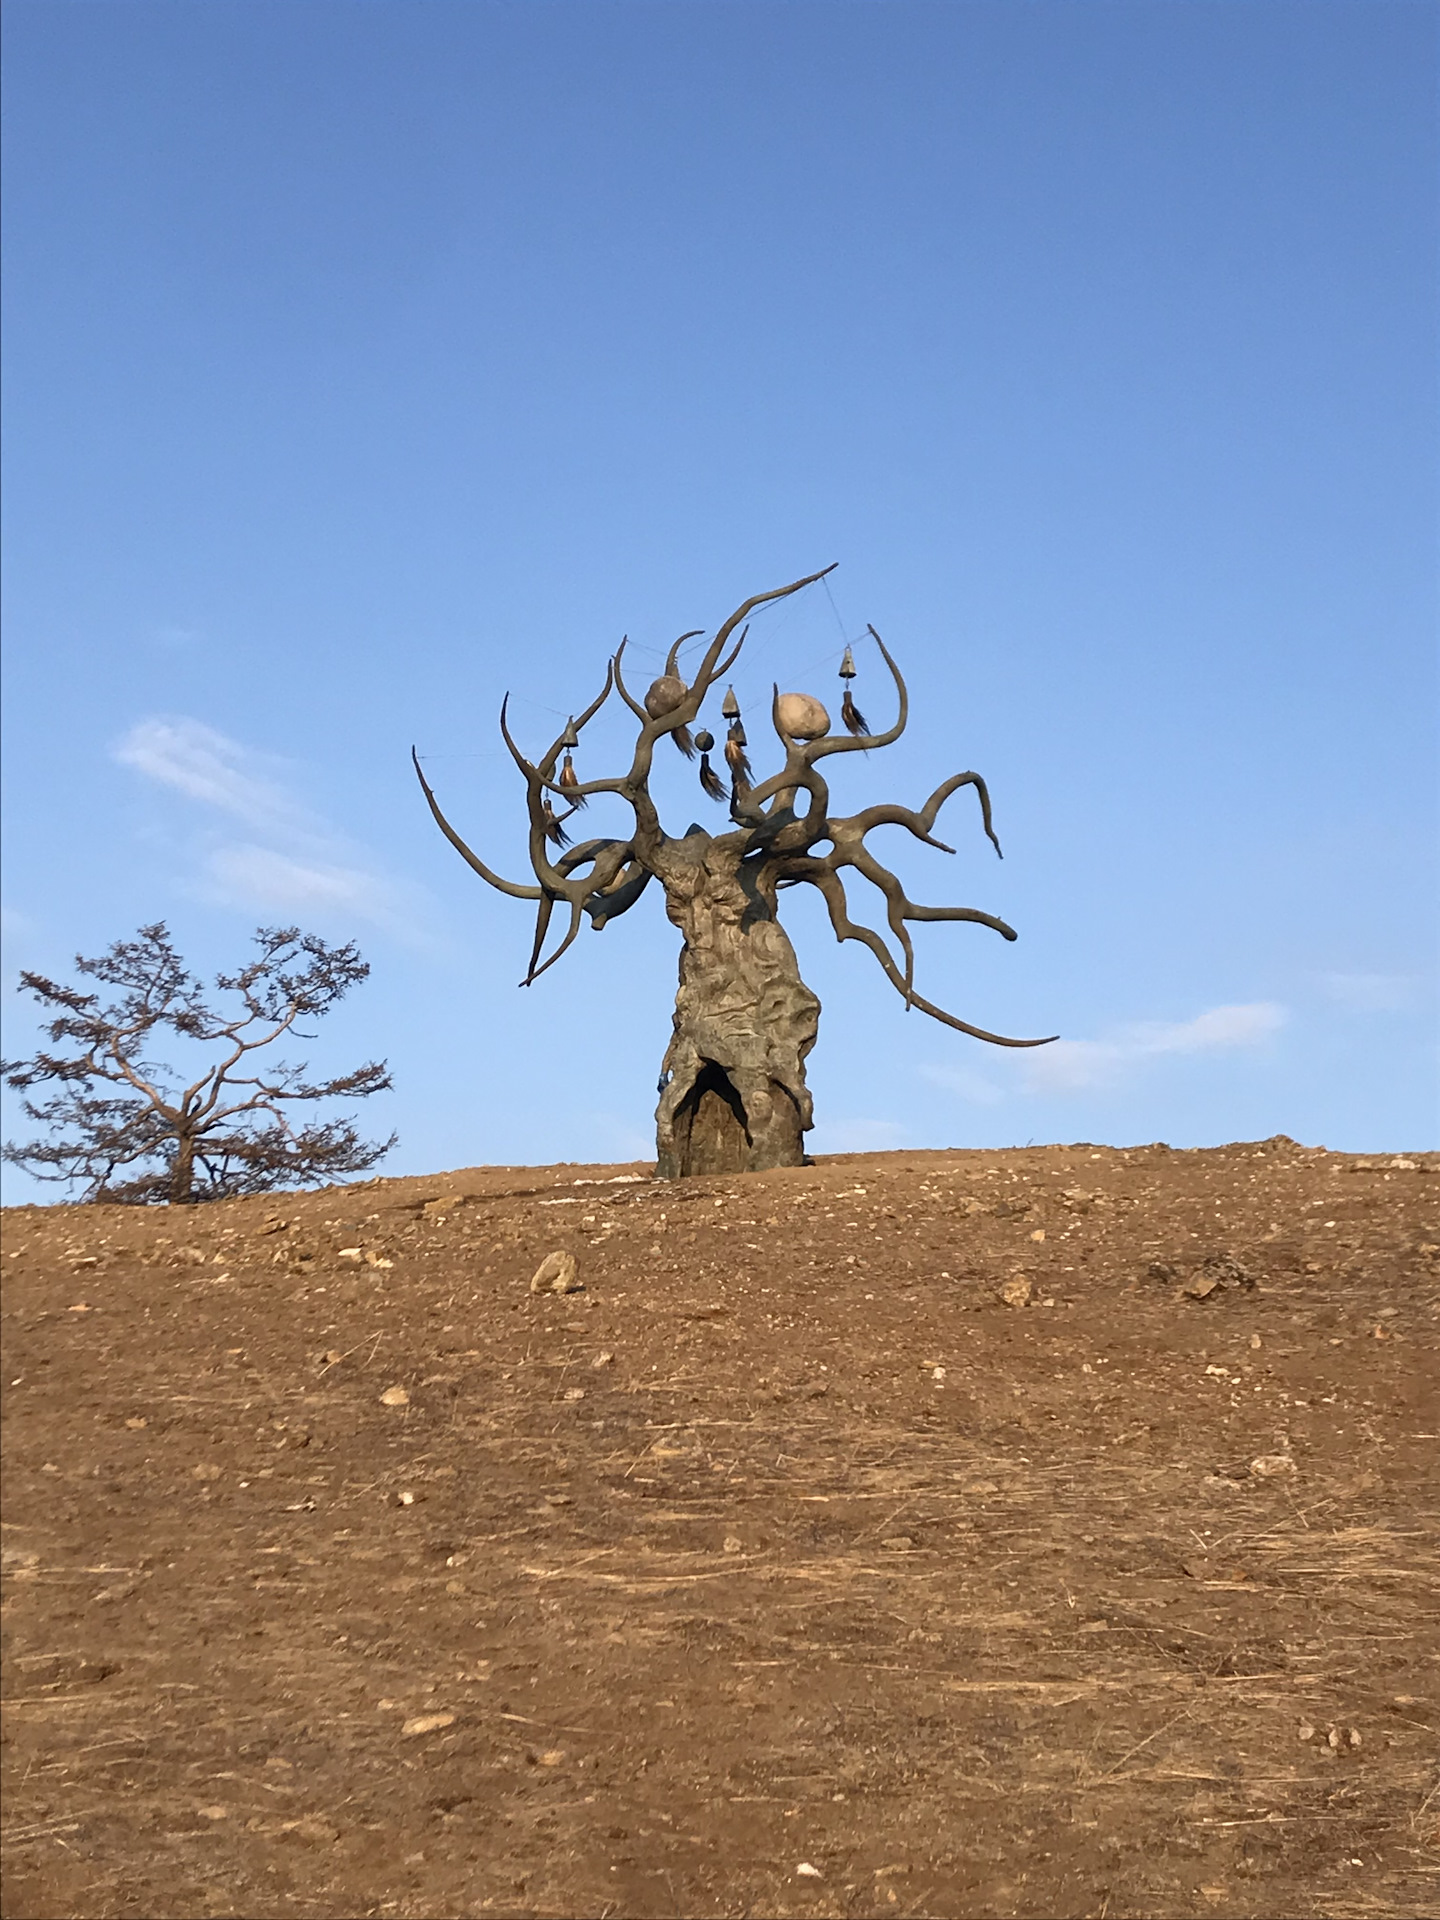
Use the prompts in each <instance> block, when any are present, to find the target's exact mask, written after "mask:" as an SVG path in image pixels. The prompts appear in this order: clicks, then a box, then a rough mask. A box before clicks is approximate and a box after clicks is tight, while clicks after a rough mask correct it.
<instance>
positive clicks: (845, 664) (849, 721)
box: [840, 647, 870, 739]
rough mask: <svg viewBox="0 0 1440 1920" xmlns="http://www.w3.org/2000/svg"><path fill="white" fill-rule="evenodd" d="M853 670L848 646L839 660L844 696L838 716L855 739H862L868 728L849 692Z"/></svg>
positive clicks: (853, 675) (852, 655)
mask: <svg viewBox="0 0 1440 1920" xmlns="http://www.w3.org/2000/svg"><path fill="white" fill-rule="evenodd" d="M855 672H856V668H855V655H854V654H853V653H852V652H851V651H850V649H849V647H846V649H845V658H844V659H843V660H842V661H841V662H840V678H841V679H842V680H843V681H844V682H845V698H844V699H843V700H842V701H841V702H840V718H841V719H842V720H843V721H844V722H845V725H846V726H847V727H848V728H849V729H850V731H851V733H853V734H854V735H855V737H856V738H857V739H864V738H866V737H867V736H868V734H869V732H870V728H869V726H868V725H867V724H866V720H865V716H864V714H863V713H861V711H860V709H859V708H858V707H857V706H856V704H855V699H854V696H853V695H852V693H851V692H850V682H851V681H852V680H853V679H854V678H855Z"/></svg>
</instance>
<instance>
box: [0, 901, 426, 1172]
mask: <svg viewBox="0 0 1440 1920" xmlns="http://www.w3.org/2000/svg"><path fill="white" fill-rule="evenodd" d="M255 945H256V947H257V948H258V949H259V951H258V953H257V955H256V958H255V959H253V960H252V961H251V962H250V964H249V965H248V966H246V967H242V968H241V970H240V971H239V972H238V973H234V974H225V973H222V974H219V975H217V976H216V980H215V985H216V987H217V988H218V989H219V990H220V992H222V993H225V994H229V995H231V996H233V1000H234V1002H235V1003H236V1004H233V1005H232V1008H231V1009H230V1010H229V1011H218V1012H217V1011H215V1010H214V1009H212V1008H211V1007H209V1006H207V1005H206V1003H205V999H204V994H203V988H202V984H201V982H200V980H199V979H198V978H197V977H196V976H195V975H194V974H191V973H189V972H187V971H186V968H185V964H184V962H183V961H182V960H181V958H180V956H179V955H178V954H177V953H176V951H175V947H174V944H173V942H172V940H171V937H170V933H169V930H168V928H167V927H166V925H165V923H164V922H163V921H157V922H156V923H155V924H154V925H153V926H149V927H141V928H140V930H139V932H138V933H137V934H136V936H135V938H134V939H133V940H117V941H116V942H115V943H114V945H113V946H112V947H110V948H109V950H108V951H107V952H106V953H103V954H101V955H100V957H99V958H98V959H95V960H86V959H84V958H83V957H81V956H80V955H77V956H76V960H75V965H76V968H77V970H78V971H79V972H80V973H81V974H84V975H86V976H88V977H89V978H90V979H93V980H98V981H100V982H101V983H102V984H103V985H105V986H107V987H117V988H119V989H120V990H121V991H120V995H119V997H118V998H117V999H115V1000H113V1001H111V1003H110V1004H109V1005H105V1006H102V1005H101V1001H100V995H99V994H98V993H87V992H85V991H83V990H82V989H81V988H80V987H68V986H62V985H60V984H59V983H57V982H56V981H54V980H47V979H46V978H45V976H44V975H43V974H39V973H22V974H21V976H20V986H21V990H22V991H24V992H29V993H31V994H33V995H34V996H35V998H36V999H37V1000H38V1001H39V1002H40V1004H41V1005H42V1006H43V1007H45V1008H46V1009H47V1010H48V1011H50V1012H52V1013H53V1014H54V1017H53V1018H52V1019H51V1020H49V1021H48V1023H47V1024H46V1026H45V1028H44V1032H45V1034H46V1036H47V1037H48V1039H49V1041H50V1043H51V1048H52V1049H54V1050H53V1051H50V1050H46V1049H43V1048H42V1049H41V1050H40V1051H39V1052H37V1053H35V1054H34V1055H33V1056H32V1057H31V1058H30V1059H29V1060H18V1061H17V1060H9V1061H4V1062H0V1073H3V1074H4V1076H5V1078H6V1080H7V1081H8V1082H9V1084H10V1085H11V1086H12V1087H15V1088H17V1089H20V1090H22V1091H26V1092H28V1090H29V1089H31V1088H33V1087H37V1086H42V1085H54V1086H56V1087H57V1089H58V1091H57V1092H55V1093H53V1094H52V1095H51V1096H50V1097H49V1098H48V1099H46V1100H41V1101H35V1100H30V1099H26V1100H24V1101H23V1102H22V1105H23V1108H24V1111H25V1113H26V1115H27V1116H28V1117H29V1118H30V1119H31V1120H34V1121H37V1122H38V1123H39V1124H40V1125H41V1126H43V1127H45V1128H47V1129H48V1130H49V1132H50V1134H51V1135H52V1138H51V1139H49V1140H44V1141H32V1142H29V1143H26V1144H21V1145H16V1144H15V1143H14V1142H13V1141H7V1142H6V1144H5V1146H4V1148H3V1149H0V1152H3V1156H4V1158H5V1159H6V1160H8V1161H11V1162H13V1163H14V1164H15V1165H16V1166H21V1167H25V1168H26V1169H27V1170H28V1171H29V1172H30V1173H32V1174H34V1175H35V1176H36V1178H37V1179H40V1180H57V1181H66V1182H69V1183H71V1184H75V1185H78V1184H81V1183H83V1184H84V1192H83V1194H82V1196H81V1197H82V1198H83V1199H86V1200H111V1201H125V1202H129V1203H133V1204H137V1205H143V1204H146V1203H150V1202H155V1201H170V1202H172V1203H175V1204H179V1205H184V1204H186V1203H188V1202H192V1201H200V1200H221V1199H228V1198H230V1197H232V1196H234V1195H237V1194H247V1193H269V1192H272V1191H273V1190H274V1189H275V1188H277V1187H289V1186H315V1185H319V1184H321V1183H322V1182H324V1181H327V1180H334V1179H337V1178H339V1177H340V1176H341V1175H343V1174H347V1173H363V1172H365V1171H366V1170H367V1169H368V1168H370V1167H373V1166H374V1165H375V1163H376V1161H377V1160H379V1159H380V1158H381V1156H382V1155H383V1154H386V1153H388V1152H389V1150H390V1148H391V1147H392V1146H394V1144H395V1136H394V1135H393V1134H392V1135H391V1136H390V1138H389V1139H388V1140H386V1141H382V1142H369V1141H364V1140H362V1139H361V1138H360V1136H359V1134H358V1133H357V1132H356V1130H355V1128H354V1126H353V1125H352V1124H351V1122H350V1121H349V1120H348V1119H335V1120H308V1121H305V1122H303V1123H302V1124H296V1123H295V1122H294V1121H292V1119H291V1117H290V1108H291V1106H292V1105H293V1103H295V1102H301V1103H309V1102H313V1101H317V1100H331V1099H338V1100H349V1099H364V1098H366V1097H367V1096H368V1095H370V1094H372V1093H381V1092H383V1091H384V1090H385V1089H386V1088H388V1087H389V1085H390V1075H389V1073H388V1072H387V1070H386V1067H385V1063H384V1062H383V1061H369V1062H367V1063H366V1065H364V1066H362V1067H357V1068H355V1070H354V1071H353V1072H352V1073H346V1074H340V1075H338V1076H337V1077H336V1078H334V1079H331V1080H323V1081H318V1082H312V1081H309V1080H307V1079H306V1077H305V1075H306V1068H305V1066H304V1065H303V1064H301V1065H298V1066H291V1065H287V1064H286V1063H285V1062H283V1061H273V1062H270V1063H269V1064H268V1067H267V1066H265V1065H262V1063H261V1062H260V1061H259V1060H258V1059H257V1058H256V1056H257V1055H258V1054H260V1053H262V1052H264V1051H265V1049H267V1048H269V1047H273V1046H274V1045H275V1044H276V1043H277V1042H278V1041H280V1040H281V1039H283V1038H284V1037H285V1036H286V1035H287V1034H293V1035H294V1036H296V1037H297V1038H313V1035H302V1034H301V1032H300V1028H299V1026H298V1025H297V1022H299V1021H301V1020H317V1019H319V1018H321V1017H322V1016H323V1015H324V1014H326V1013H328V1012H329V1011H330V1009H331V1008H332V1007H333V1006H334V1005H335V1003H336V1001H337V1000H340V999H341V998H343V996H344V995H345V994H346V993H348V992H349V990H350V988H351V987H353V986H357V985H358V984H359V982H360V981H362V980H363V979H364V978H365V977H366V975H367V974H368V973H369V971H370V968H369V966H368V964H367V963H366V962H365V961H364V960H362V959H361V958H360V955H359V952H358V951H357V949H356V948H355V947H354V946H353V945H349V944H347V945H345V946H340V947H332V946H327V944H326V943H325V941H323V940H321V939H319V938H318V937H317V936H316V935H315V934H310V933H301V932H300V930H299V928H298V927H261V928H259V929H258V930H257V932H256V934H255ZM167 1031H168V1033H169V1034H170V1035H171V1036H172V1037H174V1038H175V1039H178V1040H180V1041H184V1042H187V1043H192V1044H196V1045H199V1046H208V1047H217V1046H218V1048H219V1049H220V1052H219V1056H218V1058H216V1059H214V1060H213V1061H212V1063H211V1064H209V1065H208V1066H206V1067H205V1068H204V1070H203V1071H202V1072H200V1073H199V1074H197V1075H196V1076H195V1077H194V1078H193V1079H189V1080H186V1078H185V1077H184V1076H183V1075H182V1074H177V1072H176V1071H175V1069H174V1068H172V1067H168V1066H165V1065H163V1064H161V1063H158V1062H155V1061H152V1060H151V1059H150V1058H149V1057H148V1056H149V1052H150V1049H151V1047H152V1045H153V1044H154V1042H155V1041H156V1040H157V1039H158V1038H159V1037H160V1036H161V1035H162V1034H164V1033H166V1032H167Z"/></svg>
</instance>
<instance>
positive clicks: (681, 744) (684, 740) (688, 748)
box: [670, 727, 695, 760]
mask: <svg viewBox="0 0 1440 1920" xmlns="http://www.w3.org/2000/svg"><path fill="white" fill-rule="evenodd" d="M670 738H671V739H672V740H673V741H674V742H675V744H676V746H677V747H678V748H679V749H680V751H681V753H683V754H684V756H685V758H686V759H687V760H693V759H694V758H695V742H694V741H693V740H692V739H691V738H690V729H689V727H676V729H675V731H674V732H673V733H672V734H671V736H670Z"/></svg>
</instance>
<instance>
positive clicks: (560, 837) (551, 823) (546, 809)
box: [540, 799, 570, 847]
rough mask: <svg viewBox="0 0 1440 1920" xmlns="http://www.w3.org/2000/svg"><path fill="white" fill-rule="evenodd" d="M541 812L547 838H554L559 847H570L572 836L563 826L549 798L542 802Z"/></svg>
mask: <svg viewBox="0 0 1440 1920" xmlns="http://www.w3.org/2000/svg"><path fill="white" fill-rule="evenodd" d="M540 812H541V814H542V815H543V817H544V821H545V838H546V839H547V840H553V841H554V842H555V844H556V846H557V847H568V846H569V844H570V836H569V834H568V833H567V832H566V831H565V829H564V827H563V826H561V824H560V821H559V820H558V819H557V817H556V814H555V809H554V807H552V806H551V804H550V802H549V800H548V799H546V800H542V801H541V802H540Z"/></svg>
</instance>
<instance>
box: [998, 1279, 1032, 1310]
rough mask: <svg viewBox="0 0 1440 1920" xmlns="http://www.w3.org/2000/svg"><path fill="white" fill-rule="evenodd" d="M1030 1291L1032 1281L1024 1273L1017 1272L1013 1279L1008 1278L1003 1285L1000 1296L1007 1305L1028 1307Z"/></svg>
mask: <svg viewBox="0 0 1440 1920" xmlns="http://www.w3.org/2000/svg"><path fill="white" fill-rule="evenodd" d="M1030 1291H1031V1289H1030V1282H1029V1281H1028V1280H1027V1279H1026V1278H1025V1276H1024V1274H1023V1273H1017V1274H1016V1275H1015V1278H1014V1279H1013V1280H1007V1281H1006V1282H1005V1284H1004V1286H1003V1287H1001V1289H1000V1298H1001V1299H1002V1300H1003V1301H1004V1302H1005V1305H1006V1306H1007V1307H1028V1306H1029V1304H1030Z"/></svg>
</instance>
